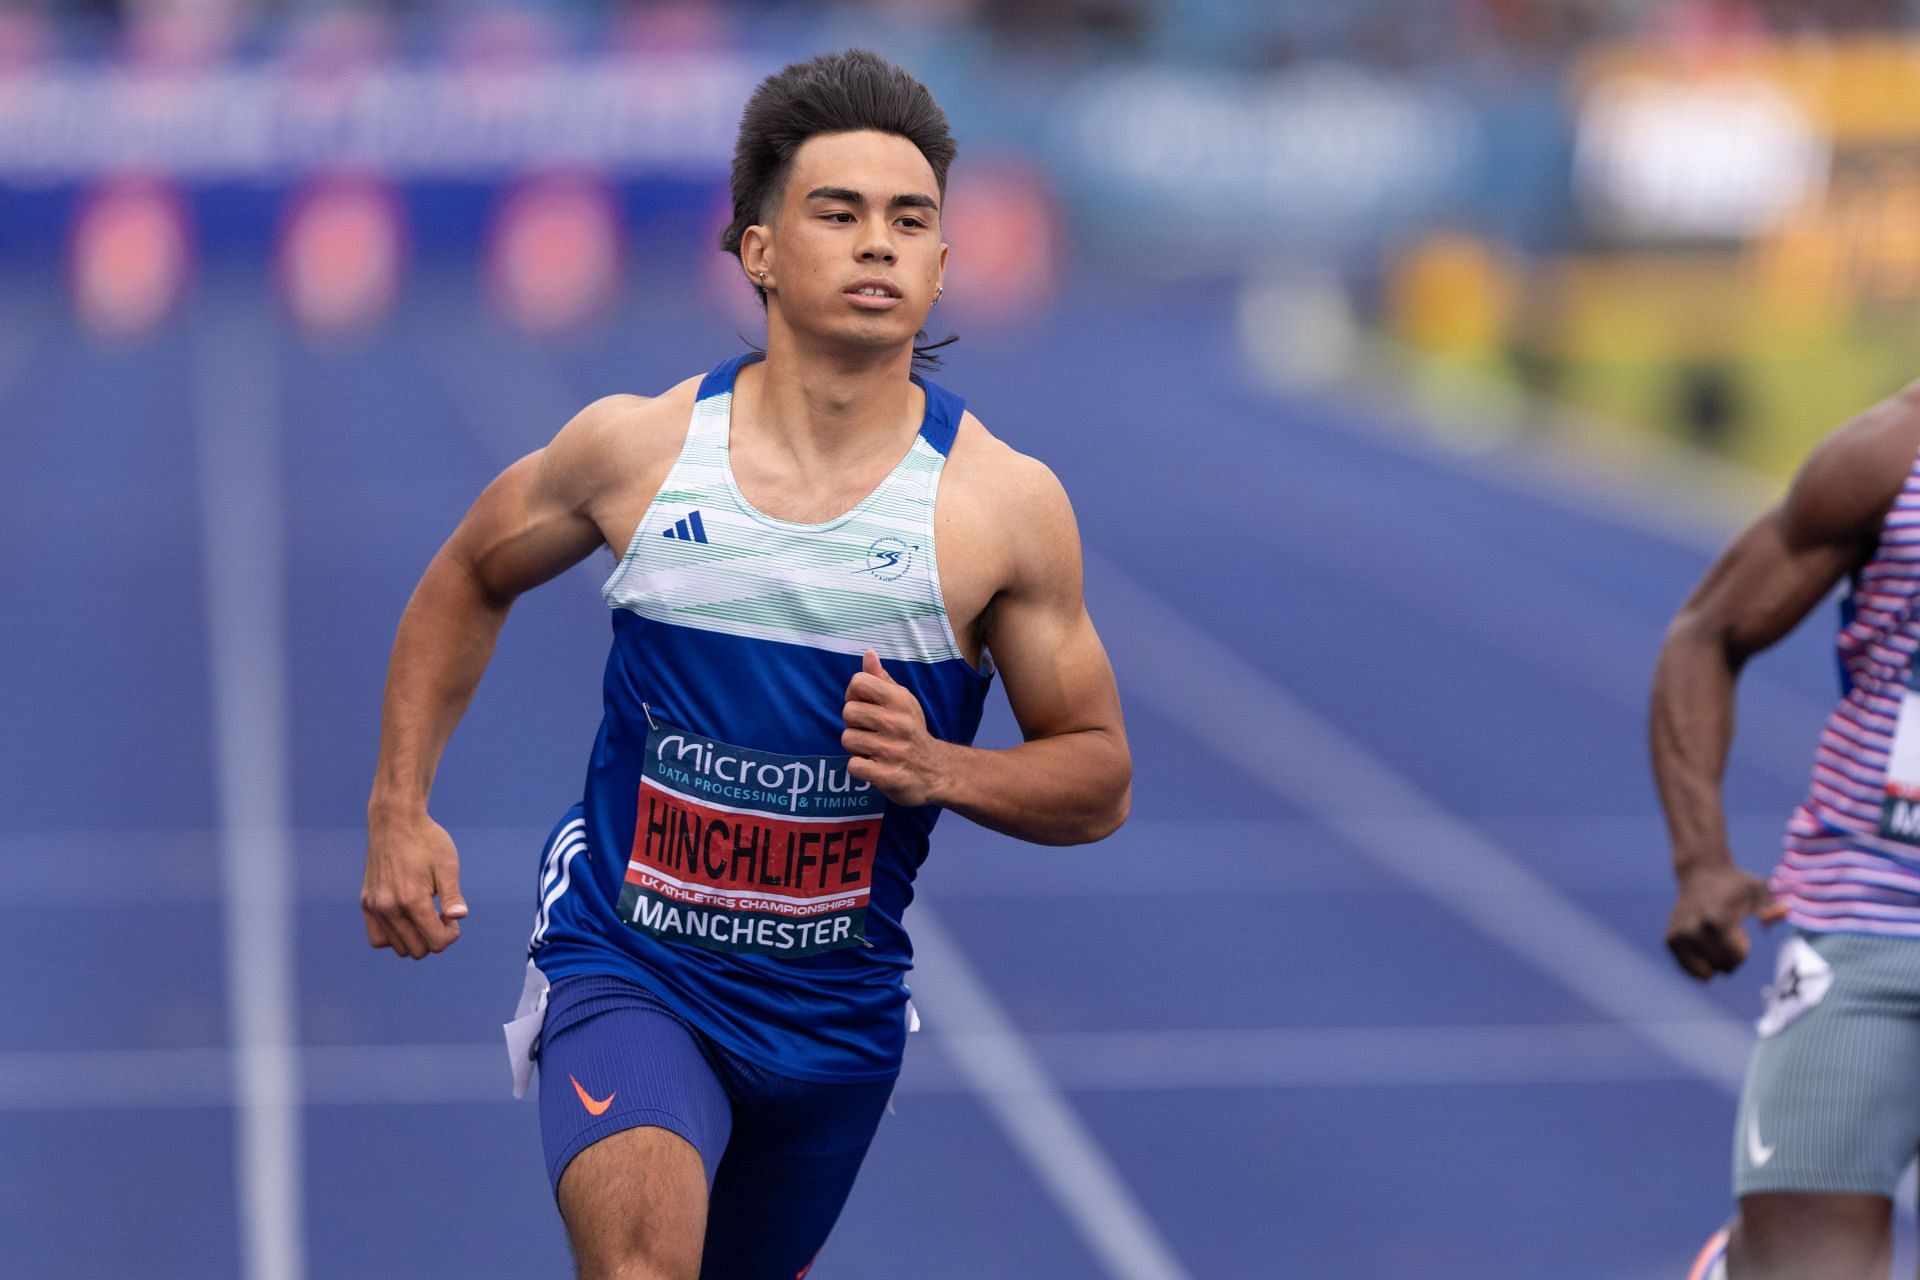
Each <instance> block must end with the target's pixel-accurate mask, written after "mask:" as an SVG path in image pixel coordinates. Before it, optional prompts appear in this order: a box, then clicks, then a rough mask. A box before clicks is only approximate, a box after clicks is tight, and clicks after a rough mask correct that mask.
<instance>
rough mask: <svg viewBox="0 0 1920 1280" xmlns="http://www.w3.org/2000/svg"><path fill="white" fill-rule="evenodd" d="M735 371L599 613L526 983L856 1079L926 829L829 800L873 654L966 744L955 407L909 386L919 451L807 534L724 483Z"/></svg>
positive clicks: (706, 403)
mask: <svg viewBox="0 0 1920 1280" xmlns="http://www.w3.org/2000/svg"><path fill="white" fill-rule="evenodd" d="M756 358H758V357H757V356H755V355H752V354H747V355H742V356H740V357H738V358H735V359H732V360H728V361H727V362H725V363H724V364H721V365H720V366H719V367H718V368H716V369H714V370H713V372H711V373H709V374H708V375H707V376H706V378H705V379H704V380H703V381H702V382H701V384H700V390H699V394H698V399H697V401H696V403H695V404H694V407H693V416H692V421H691V423H690V425H689V427H688V430H687V439H686V444H685V445H684V446H683V447H682V449H681V451H680V456H679V458H678V460H677V461H676V462H675V463H674V466H673V470H672V471H671V472H670V473H669V474H668V476H667V479H666V482H665V483H664V484H663V485H662V486H661V489H660V492H659V494H658V495H657V496H656V497H655V498H654V500H653V502H652V504H651V505H650V506H649V507H648V508H647V511H646V515H645V516H644V517H643V518H642V519H641V521H640V527H639V528H638V530H636V531H635V533H634V535H633V542H632V544H631V545H630V546H629V547H628V548H627V552H626V555H625V556H623V557H622V558H621V560H620V564H619V566H618V567H617V568H616V569H615V570H614V571H613V575H612V577H610V578H609V579H608V580H607V583H606V586H605V587H604V588H603V589H602V594H603V595H604V596H605V598H606V601H607V604H608V605H609V606H611V608H612V610H613V649H612V652H611V653H609V654H608V657H607V669H606V680H605V702H606V711H605V716H604V718H603V719H602V721H601V724H600V732H599V736H598V738H597V739H596V740H595V742H594V747H593V757H592V760H591V762H590V764H589V767H588V771H587V782H586V792H585V796H584V800H583V802H582V804H581V805H579V806H576V808H575V810H574V811H573V812H571V813H569V814H568V815H567V818H566V820H564V821H563V822H562V824H561V825H560V827H559V828H558V829H557V830H556V832H555V836H554V838H553V839H552V840H551V841H550V842H549V844H548V847H547V850H546V854H545V859H544V861H543V864H542V867H541V876H540V898H539V907H538V913H537V915H536V918H535V922H534V932H533V937H532V939H531V943H530V948H529V953H530V955H531V957H532V959H533V962H534V963H535V964H536V965H537V966H538V968H539V970H540V972H542V973H544V975H545V976H546V978H547V979H548V980H549V981H551V980H554V979H558V978H562V977H569V976H572V975H575V974H585V973H611V974H618V975H622V976H625V977H629V978H631V979H633V980H634V981H637V982H639V983H641V984H643V985H644V986H646V987H648V988H650V989H652V990H653V991H654V992H656V993H657V994H658V995H659V996H660V997H661V999H663V1000H665V1001H666V1002H667V1003H668V1004H669V1005H670V1006H672V1007H673V1008H674V1009H675V1010H676V1011H678V1012H679V1013H680V1014H681V1015H682V1016H684V1017H686V1018H687V1019H688V1020H689V1021H691V1022H692V1023H693V1024H694V1025H695V1026H697V1027H699V1028H700V1029H701V1030H702V1031H703V1032H705V1033H706V1034H707V1035H708V1036H710V1037H711V1038H712V1039H713V1040H715V1041H716V1042H718V1043H719V1044H721V1045H723V1046H724V1047H725V1048H727V1049H729V1050H731V1051H732V1052H734V1053H737V1054H739V1055H741V1056H742V1057H745V1058H747V1059H749V1060H751V1061H754V1062H757V1063H759V1064H761V1065H762V1066H764V1067H766V1068H767V1069H768V1070H770V1071H774V1072H777V1073H779V1074H781V1075H784V1076H788V1077H792V1078H794V1079H802V1080H844V1081H854V1080H872V1079H880V1078H884V1077H886V1076H888V1075H891V1074H892V1073H893V1072H894V1071H896V1070H897V1069H898V1067H899V1063H900V1057H901V1053H902V1051H903V1050H904V1048H905V1043H906V1032H907V1028H906V1025H905V1022H906V1000H907V991H906V986H905V983H904V975H905V973H906V971H907V969H908V968H909V967H911V964H912V956H913V953H912V949H911V947H910V945H909V943H908V939H907V934H906V931H905V930H904V928H903V927H902V925H901V917H902V915H903V913H904V912H905V910H906V907H907V903H908V902H909V901H911V900H912V897H913V878H914V874H915V872H916V871H918V870H919V867H920V864H921V862H922V861H923V860H924V859H925V858H926V854H927V839H928V835H929V833H930V832H931V831H932V829H933V824H934V820H935V818H937V817H938V816H939V810H938V809H936V808H932V807H927V808H904V807H901V806H898V805H894V804H891V803H889V802H888V801H887V800H886V799H885V798H884V797H883V796H882V795H881V794H880V792H879V791H878V790H877V789H875V788H873V787H872V786H870V785H869V784H866V783H862V782H859V781H856V780H854V779H853V778H852V777H851V775H850V774H849V773H848V769H847V755H846V752H845V749H844V748H843V747H842V746H841V744H840V735H841V733H842V732H843V731H844V729H845V725H844V722H843V720H842V708H843V706H844V705H845V697H846V689H847V684H848V682H849V681H850V680H851V679H852V678H853V676H854V674H855V673H856V672H857V671H859V670H860V664H861V656H862V654H863V653H864V652H865V651H866V650H868V649H872V650H874V651H875V652H877V653H878V654H879V656H880V658H881V660H882V661H883V662H884V663H885V665H886V668H887V671H888V673H889V674H890V675H891V676H892V677H893V678H894V679H895V680H897V681H899V682H900V684H902V685H904V686H905V687H906V688H907V689H908V690H909V691H911V692H912V693H913V695H914V696H915V697H916V698H918V699H919V701H920V705H921V707H922V708H923V709H924V710H925V713H926V719H927V727H928V729H929V730H930V731H931V732H932V733H933V734H934V735H935V736H936V737H939V738H944V739H946V740H948V741H950V742H958V743H970V742H972V740H973V736H974V733H975V731H976V730H977V729H978V728H979V724H980V714H981V709H982V706H983V704H984V702H985V699H986V694H987V689H988V686H989V685H990V683H991V681H992V672H991V668H990V666H987V667H986V669H975V668H974V667H973V666H972V665H970V664H969V663H968V661H967V659H966V657H965V656H964V655H963V654H962V652H961V650H960V647H959V645H958V643H957V642H956V640H955V638H954V633H953V627H952V624H951V623H950V621H949V619H948V617H947V610H946V604H945V602H944V600H943V599H942V598H941V593H940V576H939V570H938V566H937V565H936V563H935V559H934V524H933V516H934V500H935V496H936V494H937V492H938V489H939V484H940V475H941V471H942V469H943V467H944V466H945V464H946V458H947V453H948V451H949V449H950V448H951V447H952V444H953V439H954V435H955V433H956V432H957V430H958V429H959V426H960V417H961V411H962V408H963V402H962V401H961V400H960V398H959V397H958V396H955V395H953V394H952V393H951V392H948V391H946V390H944V389H942V388H940V387H938V386H935V385H934V384H932V383H930V382H922V383H921V385H922V387H923V388H924V390H925V392H926V400H927V405H926V416H925V418H924V420H923V421H922V423H921V426H920V431H919V434H918V435H916V436H915V437H914V441H913V446H912V448H910V449H909V450H908V451H907V453H906V456H905V457H903V458H902V459H901V460H900V463H899V465H897V466H896V467H894V469H893V470H892V472H890V473H889V474H888V475H887V477H886V479H885V480H883V481H881V482H880V485H879V487H878V488H876V489H875V490H874V491H873V492H872V493H871V494H869V495H868V496H867V497H866V499H865V500H863V501H862V502H861V503H860V504H859V505H858V506H857V507H855V508H854V509H853V510H852V511H849V512H847V513H846V514H845V515H842V516H839V517H837V518H836V519H833V520H829V521H827V522H825V523H822V524H796V523H794V522H792V521H787V520H777V519H775V518H773V517H772V516H769V515H766V514H764V513H762V512H760V511H757V510H755V509H754V508H753V506H752V505H750V504H749V503H748V502H747V500H746V499H745V498H744V497H743V496H742V495H741V493H740V490H739V488H738V486H737V485H736V484H735V483H734V478H733V469H732V467H731V465H730V463H729V459H728V434H729V428H730V424H731V417H732V405H733V385H734V378H735V375H736V374H737V373H738V372H739V370H740V368H741V367H742V366H743V365H745V364H746V363H748V362H749V361H751V360H753V359H756ZM983 665H985V660H984V659H983Z"/></svg>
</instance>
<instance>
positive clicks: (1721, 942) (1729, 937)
mask: <svg viewBox="0 0 1920 1280" xmlns="http://www.w3.org/2000/svg"><path fill="white" fill-rule="evenodd" d="M1786 915H1787V908H1786V907H1785V906H1784V905H1783V904H1781V903H1779V902H1776V901H1774V897H1773V890H1772V889H1770V888H1768V887H1767V882H1766V881H1765V880H1762V879H1760V878H1759V877H1758V876H1752V875H1748V874H1747V873H1746V872H1745V871H1743V870H1742V869H1741V868H1740V866H1739V865H1738V864H1737V863H1735V862H1734V861H1733V859H1732V858H1727V859H1726V860H1725V861H1723V862H1714V863H1712V864H1709V865H1708V866H1705V867H1702V868H1700V869H1699V870H1696V871H1693V872H1690V873H1688V874H1687V875H1685V876H1683V877H1682V878H1681V880H1680V891H1679V896H1678V897H1677V898H1676V899H1675V900H1674V904H1673V915H1672V916H1671V917H1670V918H1669V919H1668V921H1667V949H1668V950H1669V951H1671V952H1673V958H1674V959H1675V960H1677V961H1679V963H1680V967H1681V968H1682V969H1685V970H1686V971H1687V972H1688V973H1690V974H1692V975H1693V976H1694V977H1696V978H1698V979H1700V980H1701V981H1702V982H1705V981H1707V980H1708V979H1710V978H1712V977H1713V975H1714V974H1715V973H1732V972H1733V971H1734V970H1735V969H1738V968H1739V967H1740V965H1741V964H1742V963H1743V962H1744V961H1745V960H1746V958H1747V955H1748V953H1749V952H1751V951H1752V950H1753V943H1752V941H1751V940H1750V939H1749V938H1748V937H1747V930H1746V926H1745V925H1744V924H1743V923H1742V921H1744V920H1745V919H1746V917H1748V916H1752V917H1753V918H1754V919H1756V920H1758V921H1759V922H1760V923H1761V924H1763V925H1771V924H1775V923H1777V922H1778V921H1780V920H1784V919H1785V918H1786Z"/></svg>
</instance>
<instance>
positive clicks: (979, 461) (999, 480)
mask: <svg viewBox="0 0 1920 1280" xmlns="http://www.w3.org/2000/svg"><path fill="white" fill-rule="evenodd" d="M947 475H948V479H949V480H950V481H952V482H953V483H954V484H955V485H956V486H958V487H960V488H962V489H964V491H965V494H966V497H967V499H968V503H969V506H971V507H972V508H974V509H976V510H982V511H983V512H985V513H986V514H988V515H990V516H991V517H993V518H994V519H996V520H998V521H1002V522H1006V523H1009V524H1012V525H1016V526H1018V527H1019V528H1021V529H1023V530H1031V529H1032V528H1033V527H1034V526H1035V524H1042V525H1044V524H1046V523H1048V522H1051V521H1057V520H1062V519H1064V520H1066V521H1068V522H1071V521H1072V519H1073V509H1072V507H1071V506H1070V505H1069V503H1068V501H1067V491H1066V489H1065V488H1064V487H1063V486H1062V485H1061V483H1060V479H1059V477H1058V476H1056V475H1054V474H1053V469H1052V468H1050V467H1048V466H1047V464H1046V463H1044V462H1042V461H1040V460H1039V459H1038V458H1034V457H1030V456H1028V455H1027V454H1024V453H1021V452H1020V451H1019V450H1018V449H1015V448H1014V447H1013V446H1011V445H1009V444H1008V443H1007V442H1006V441H1004V440H1002V439H1000V438H999V437H998V436H996V435H994V434H993V433H992V432H990V431H988V430H987V428H986V426H985V425H984V424H982V423H981V421H980V419H978V418H976V417H974V416H973V415H972V414H971V413H969V414H966V415H965V416H964V417H963V418H962V419H961V422H960V430H959V431H958V432H957V433H956V434H955V436H954V440H953V451H952V454H951V456H950V457H949V458H948V460H947Z"/></svg>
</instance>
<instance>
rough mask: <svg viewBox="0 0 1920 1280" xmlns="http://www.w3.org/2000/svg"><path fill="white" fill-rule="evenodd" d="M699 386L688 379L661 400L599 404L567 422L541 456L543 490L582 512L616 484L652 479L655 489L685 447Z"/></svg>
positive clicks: (620, 398) (606, 399)
mask: <svg viewBox="0 0 1920 1280" xmlns="http://www.w3.org/2000/svg"><path fill="white" fill-rule="evenodd" d="M699 385H700V379H698V378H689V379H687V380H686V381H684V382H682V383H680V384H678V385H677V386H675V387H673V388H671V389H670V390H668V391H666V392H664V393H663V394H661V395H658V396H640V395H624V394H623V395H611V396H602V397H601V398H600V399H598V400H595V401H594V402H593V403H591V404H589V405H588V406H587V407H586V408H584V409H582V410H580V412H578V413H576V414H575V415H574V416H573V417H572V418H571V419H569V420H568V422H567V424H566V425H565V426H564V427H562V428H560V432H559V434H557V435H556V436H554V438H553V440H552V442H551V443H550V444H548V445H547V447H546V449H545V450H544V451H543V454H544V456H543V458H542V460H541V476H542V481H543V483H544V485H545V486H546V487H548V488H549V489H550V490H551V491H552V492H554V493H556V494H564V495H566V496H567V497H569V498H570V499H572V500H573V502H574V503H575V504H577V505H581V506H585V505H588V504H590V503H592V502H593V501H594V499H595V498H596V497H598V496H600V495H601V494H602V493H604V492H605V491H606V489H607V488H608V487H609V486H610V485H613V484H616V483H621V482H625V481H632V480H644V479H645V478H647V477H652V478H653V483H654V486H655V487H656V488H657V487H658V485H659V483H660V482H661V481H663V480H665V479H666V473H667V471H668V470H669V469H671V468H672V466H673V460H674V458H676V457H677V456H679V453H680V447H681V445H682V444H684V443H685V441H686V436H687V423H688V419H689V415H690V414H691V413H692V411H693V402H694V397H695V394H696V392H697V389H698V388H699ZM656 472H657V473H658V474H657V475H655V474H654V473H656Z"/></svg>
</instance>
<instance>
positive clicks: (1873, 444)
mask: <svg viewBox="0 0 1920 1280" xmlns="http://www.w3.org/2000/svg"><path fill="white" fill-rule="evenodd" d="M1916 453H1920V383H1914V384H1911V385H1909V386H1908V387H1906V388H1905V389H1904V390H1902V391H1900V392H1898V393H1897V394H1895V395H1893V396H1891V397H1889V398H1888V399H1886V400H1883V401H1881V402H1880V403H1879V404H1877V405H1875V406H1873V407H1872V408H1871V409H1868V410H1867V411H1866V412H1864V413H1862V414H1860V415H1859V416H1858V417H1856V418H1854V419H1852V420H1851V421H1849V422H1847V423H1846V424H1844V425H1843V426H1841V427H1840V428H1838V429H1837V430H1836V431H1834V433H1833V434H1832V435H1830V436H1828V437H1827V438H1826V439H1825V440H1824V441H1822V442H1821V443H1820V445H1819V447H1817V448H1816V449H1815V450H1814V451H1813V453H1812V454H1811V455H1809V456H1808V458H1807V461H1806V463H1805V464H1804V465H1802V467H1801V468H1800V473H1799V474H1798V475H1797V476H1795V477H1794V481H1793V487H1792V488H1791V489H1790V490H1789V491H1788V494H1787V499H1786V503H1785V508H1784V511H1785V515H1786V524H1787V528H1788V530H1789V534H1790V537H1791V538H1792V539H1793V540H1794V541H1796V542H1805V543H1809V544H1811V543H1822V542H1826V543H1832V542H1849V541H1852V542H1858V541H1862V540H1872V541H1877V539H1878V535H1879V530H1880V525H1881V523H1882V521H1883V520H1885V518H1886V514H1887V511H1888V509H1889V508H1890V507H1892V506H1893V502H1894V499H1895V498H1897V497H1898V496H1899V495H1900V490H1901V488H1902V487H1903V486H1904V485H1905V484H1906V482H1907V478H1908V476H1909V475H1911V474H1912V471H1913V465H1914V458H1915V455H1916Z"/></svg>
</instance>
